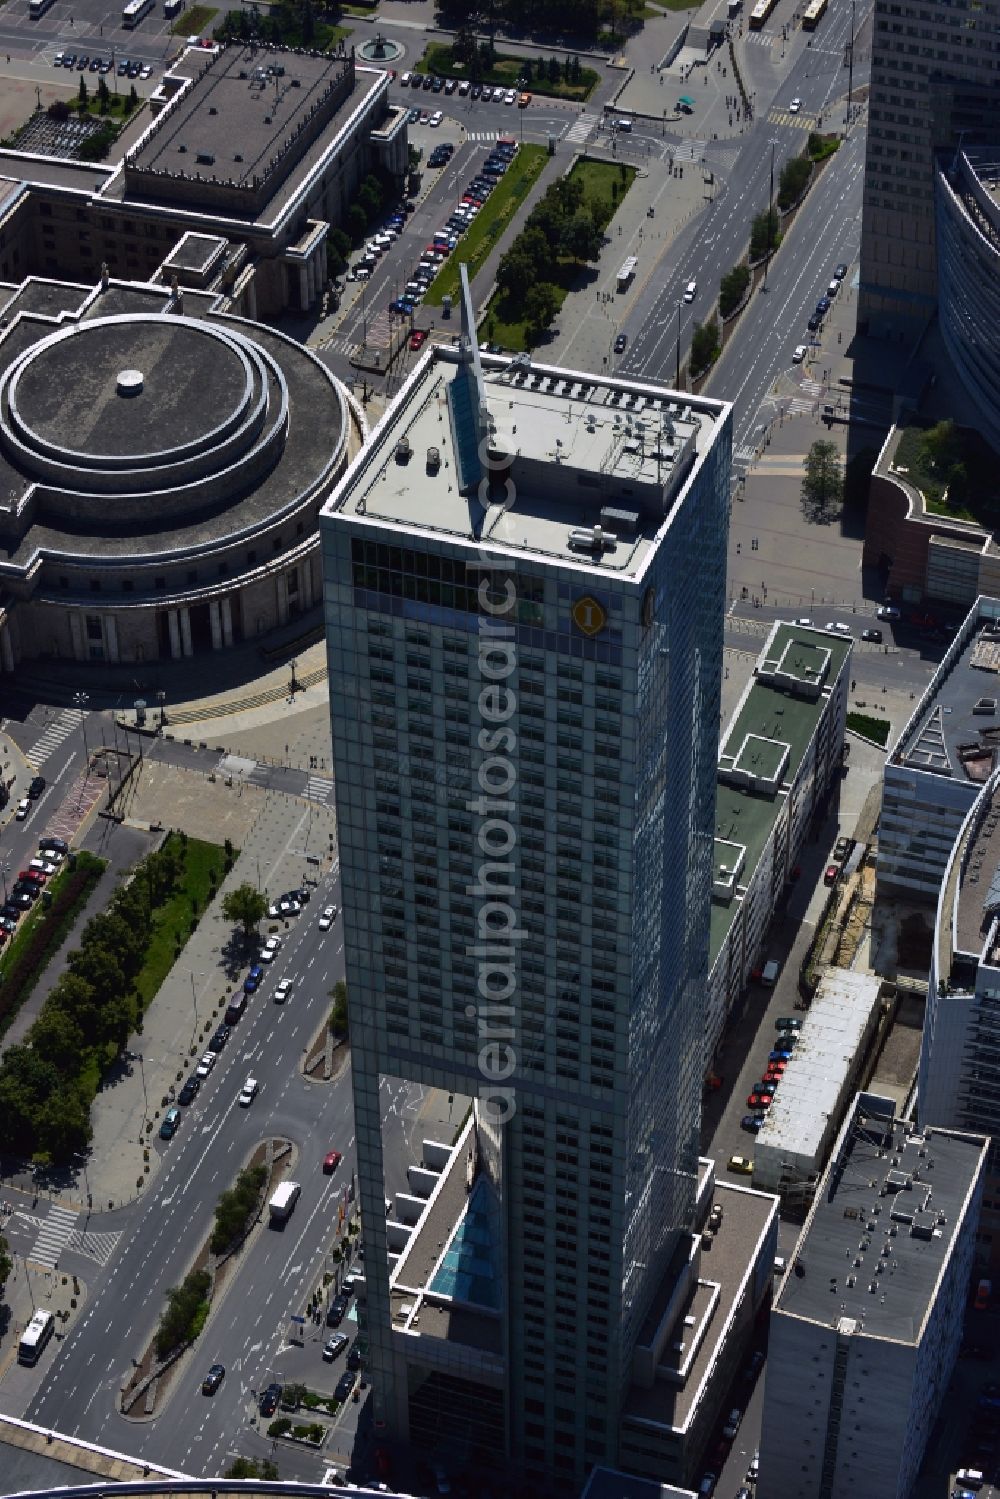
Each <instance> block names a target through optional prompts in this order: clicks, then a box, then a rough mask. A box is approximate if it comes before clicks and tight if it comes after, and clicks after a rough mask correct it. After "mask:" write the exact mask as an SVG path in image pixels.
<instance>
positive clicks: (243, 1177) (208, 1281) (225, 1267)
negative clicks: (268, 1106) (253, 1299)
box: [119, 1139, 295, 1420]
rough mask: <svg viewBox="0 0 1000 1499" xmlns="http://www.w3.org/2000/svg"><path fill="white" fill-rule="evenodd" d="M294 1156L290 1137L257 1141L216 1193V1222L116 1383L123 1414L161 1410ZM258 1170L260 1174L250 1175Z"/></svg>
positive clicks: (141, 1415)
mask: <svg viewBox="0 0 1000 1499" xmlns="http://www.w3.org/2000/svg"><path fill="white" fill-rule="evenodd" d="M294 1156H295V1147H294V1146H293V1145H292V1143H291V1142H290V1141H289V1140H285V1139H275V1140H265V1141H262V1142H261V1144H260V1145H258V1146H257V1148H256V1149H255V1150H254V1151H253V1153H252V1154H251V1156H250V1157H249V1159H248V1160H247V1161H245V1162H244V1166H243V1168H242V1170H241V1171H240V1173H239V1176H238V1177H237V1179H236V1181H235V1182H234V1184H233V1187H232V1188H231V1189H230V1190H229V1191H228V1192H224V1193H223V1194H222V1196H221V1197H220V1198H219V1202H218V1205H217V1207H216V1218H215V1226H214V1227H213V1229H212V1230H211V1232H210V1233H209V1234H208V1235H207V1236H206V1238H205V1239H204V1241H203V1242H202V1244H201V1247H200V1248H199V1249H198V1251H197V1253H196V1254H195V1256H194V1259H193V1261H192V1262H191V1266H190V1269H189V1270H188V1272H187V1274H186V1275H185V1277H184V1280H183V1281H182V1283H181V1285H179V1286H175V1287H172V1288H171V1289H170V1290H169V1291H168V1292H167V1305H166V1307H165V1309H164V1311H163V1313H162V1314H161V1317H160V1325H159V1327H158V1328H157V1330H156V1332H155V1333H154V1334H153V1336H152V1338H151V1339H150V1341H149V1343H148V1345H147V1347H146V1349H145V1352H144V1353H143V1355H142V1357H141V1358H139V1359H133V1360H132V1368H131V1370H130V1371H129V1372H128V1373H127V1374H126V1375H125V1377H124V1378H123V1380H122V1382H121V1385H120V1387H119V1410H120V1412H121V1414H122V1415H123V1416H129V1417H131V1418H132V1419H133V1420H148V1419H150V1418H151V1417H154V1416H156V1415H158V1414H159V1413H160V1411H161V1410H162V1409H163V1407H164V1405H165V1403H166V1401H167V1399H168V1398H169V1394H170V1390H171V1388H172V1386H173V1382H174V1379H175V1377H176V1374H177V1371H178V1369H180V1368H181V1366H182V1364H183V1366H184V1367H186V1366H187V1363H188V1362H189V1360H187V1359H185V1355H186V1354H189V1353H190V1352H191V1350H192V1349H193V1347H194V1344H195V1342H196V1341H197V1339H198V1337H199V1335H200V1334H201V1333H202V1332H203V1331H204V1328H205V1326H206V1324H207V1322H208V1320H209V1318H210V1316H211V1313H212V1306H213V1304H215V1305H217V1304H218V1302H219V1301H221V1299H222V1297H223V1295H224V1294H225V1291H226V1287H227V1286H228V1284H229V1280H230V1277H231V1275H232V1273H233V1271H234V1269H235V1268H236V1265H237V1260H238V1256H239V1255H240V1254H241V1253H242V1252H243V1251H244V1250H245V1249H246V1247H247V1245H248V1244H249V1243H250V1241H251V1239H252V1238H253V1236H254V1234H255V1233H256V1232H258V1231H259V1229H260V1227H261V1224H262V1222H263V1221H264V1220H263V1217H262V1209H263V1207H264V1204H265V1203H266V1202H267V1200H268V1198H269V1197H270V1195H271V1193H272V1192H273V1191H274V1189H275V1187H276V1186H277V1185H278V1183H279V1181H280V1180H281V1179H282V1178H283V1177H284V1175H285V1171H286V1168H287V1169H291V1167H292V1166H294ZM261 1169H262V1170H263V1172H264V1175H263V1176H259V1175H257V1176H255V1175H254V1173H255V1172H258V1171H260V1170H261ZM248 1180H253V1182H254V1185H255V1186H256V1188H257V1194H256V1199H255V1201H254V1202H253V1203H251V1204H250V1205H249V1206H247V1205H246V1204H245V1203H244V1204H242V1205H241V1204H240V1202H239V1200H238V1199H239V1198H240V1196H241V1184H246V1183H247V1181H248ZM234 1199H235V1201H234ZM226 1240H228V1243H227V1244H226V1247H224V1248H221V1249H220V1247H219V1246H220V1243H224V1242H225V1241H226Z"/></svg>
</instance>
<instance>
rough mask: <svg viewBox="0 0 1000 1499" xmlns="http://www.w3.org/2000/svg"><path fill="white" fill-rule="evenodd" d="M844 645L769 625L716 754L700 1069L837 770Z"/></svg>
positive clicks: (846, 663)
mask: <svg viewBox="0 0 1000 1499" xmlns="http://www.w3.org/2000/svg"><path fill="white" fill-rule="evenodd" d="M851 655H852V643H851V640H850V639H849V638H846V637H844V636H842V635H838V634H837V633H835V632H834V631H833V630H817V629H812V628H810V627H809V626H807V625H799V624H794V623H792V624H789V623H786V622H785V621H783V620H778V621H777V622H776V623H775V624H774V626H773V627H772V629H771V633H770V634H769V636H768V638H767V642H766V644H765V646H764V649H763V650H762V651H761V653H760V656H759V657H758V658H757V667H756V670H755V671H754V673H753V675H752V676H751V678H750V681H749V682H748V684H747V686H746V688H745V690H744V692H743V695H742V697H741V698H740V701H739V704H738V705H737V708H736V712H735V713H734V714H733V717H732V721H731V722H730V724H729V727H728V728H727V729H726V732H725V734H724V735H723V738H722V746H721V749H720V751H719V771H718V789H717V792H716V803H715V850H714V863H715V868H714V872H713V876H712V922H711V947H710V959H709V961H710V971H709V980H708V1011H707V1014H706V1017H705V1037H706V1061H707V1062H708V1063H709V1064H710V1063H711V1058H712V1054H713V1052H714V1051H715V1049H716V1047H717V1046H718V1044H719V1041H720V1040H721V1038H722V1033H723V1030H724V1028H725V1024H726V1019H727V1016H728V1015H729V1014H730V1012H731V1010H732V1008H733V1006H734V1005H736V1004H738V1003H739V1001H740V998H741V996H742V995H743V993H744V991H745V989H746V986H747V983H748V982H749V980H750V977H751V974H752V973H753V972H754V970H755V969H760V967H761V966H762V964H763V962H764V960H765V957H766V954H765V951H764V944H765V941H766V938H767V931H768V927H769V926H770V923H771V918H772V916H773V915H774V912H775V908H776V907H777V904H778V902H779V900H780V899H781V897H782V895H783V894H784V893H785V891H786V890H787V888H788V884H789V881H790V880H792V879H794V878H795V868H796V863H797V860H798V857H799V852H800V850H801V848H802V845H803V843H804V842H805V840H806V838H807V836H808V834H809V831H810V829H811V827H812V826H813V824H814V822H815V820H816V819H817V818H818V817H821V816H822V815H823V809H824V807H825V806H826V803H827V800H828V798H829V796H830V793H831V790H832V788H833V787H834V785H835V784H836V782H837V780H838V778H839V776H840V774H841V772H842V769H843V766H844V737H845V732H846V723H847V697H848V687H849V684H850V679H851Z"/></svg>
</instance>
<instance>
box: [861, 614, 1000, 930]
mask: <svg viewBox="0 0 1000 1499" xmlns="http://www.w3.org/2000/svg"><path fill="white" fill-rule="evenodd" d="M998 749H1000V599H998V598H988V597H982V598H978V599H977V600H976V602H975V604H974V605H973V607H972V609H971V610H970V612H969V614H968V615H967V616H966V619H965V620H964V622H963V624H962V626H961V628H960V629H959V631H958V633H957V634H956V636H955V638H954V640H953V641H952V643H951V645H950V646H949V648H948V650H947V651H946V652H945V655H944V657H943V659H942V661H941V664H940V666H939V667H938V669H937V671H936V672H935V673H934V675H933V677H932V678H931V680H930V682H929V683H928V685H927V689H926V691H925V692H924V694H923V696H922V697H921V699H920V701H919V702H918V703H917V704H916V706H915V708H914V709H913V712H912V713H911V715H910V717H909V720H908V721H907V723H906V724H905V725H904V727H903V729H902V732H901V733H900V735H899V738H898V739H897V740H896V743H895V744H894V745H893V747H892V749H891V750H890V752H889V755H888V758H887V759H886V763H885V770H884V772H883V775H882V814H881V817H880V819H879V840H878V864H877V870H876V890H877V894H878V896H879V898H880V899H881V898H884V897H889V898H895V899H901V898H902V899H906V900H909V901H911V902H916V903H926V904H936V903H937V899H938V894H939V892H940V889H941V883H942V880H943V878H944V872H945V868H946V866H947V864H948V862H949V860H950V858H951V854H952V849H953V848H954V845H955V840H956V838H957V837H958V834H959V830H960V828H961V827H962V824H963V823H964V821H965V819H966V817H967V815H968V813H969V810H970V808H971V807H972V804H973V802H974V801H975V800H976V798H977V797H978V796H979V794H980V792H981V791H982V788H983V785H984V783H985V782H986V781H987V780H988V778H989V776H990V775H991V774H992V772H993V770H994V768H995V766H996V765H997V763H998V761H997V751H998Z"/></svg>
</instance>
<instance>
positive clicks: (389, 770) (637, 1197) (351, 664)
mask: <svg viewBox="0 0 1000 1499" xmlns="http://www.w3.org/2000/svg"><path fill="white" fill-rule="evenodd" d="M463 318H464V323H463V333H462V337H461V340H460V343H459V346H458V347H457V348H443V347H439V348H434V349H431V350H430V351H429V352H428V353H427V354H426V355H425V357H424V358H422V359H421V360H420V361H419V363H418V364H417V365H416V367H415V368H414V370H413V372H412V374H411V375H410V377H409V379H408V380H407V382H406V384H405V385H404V386H403V388H402V389H401V391H400V392H399V395H398V396H397V398H396V400H395V401H394V402H393V404H392V406H391V407H390V409H389V410H388V411H387V412H386V414H385V416H384V418H383V420H382V422H381V423H380V425H379V427H378V428H377V429H376V431H375V433H374V435H373V438H372V440H371V441H370V442H369V443H368V445H367V446H366V448H365V450H364V451H363V453H362V454H360V455H359V456H358V458H357V459H356V460H355V461H354V463H353V464H352V466H351V468H350V470H349V471H348V473H347V474H346V475H345V477H344V479H343V480H342V481H341V482H340V484H339V485H338V486H337V488H336V490H335V491H334V493H333V495H332V497H331V499H330V502H329V504H328V505H327V506H326V507H325V509H324V511H323V513H322V516H321V523H320V524H321V537H322V544H323V556H324V574H325V597H326V613H327V637H328V651H329V673H330V707H331V718H332V727H333V743H334V766H335V777H336V785H337V797H338V802H337V806H338V819H339V825H340V859H341V869H342V871H343V880H344V919H345V927H344V931H345V946H346V955H347V984H348V990H349V993H350V996H351V1017H352V1019H351V1041H352V1070H353V1078H354V1097H355V1117H356V1128H357V1148H358V1173H359V1181H360V1194H361V1202H362V1208H363V1211H364V1216H365V1224H366V1226H365V1234H366V1239H365V1250H366V1277H367V1281H368V1287H367V1307H368V1312H367V1315H368V1336H369V1343H370V1348H371V1363H372V1383H373V1401H374V1413H375V1419H376V1422H378V1423H383V1422H384V1423H385V1425H386V1429H387V1431H388V1432H389V1434H390V1435H391V1436H392V1437H393V1438H394V1439H396V1440H399V1441H402V1440H405V1439H406V1438H407V1436H408V1434H411V1433H412V1434H413V1435H414V1439H415V1440H421V1441H422V1442H423V1445H425V1446H426V1445H427V1444H428V1441H430V1442H431V1443H433V1442H438V1443H442V1444H450V1445H451V1446H454V1447H456V1448H461V1447H463V1446H464V1447H465V1448H466V1450H468V1451H479V1452H482V1453H484V1454H486V1453H488V1454H489V1460H490V1462H491V1464H496V1463H497V1462H498V1461H499V1458H498V1454H506V1455H507V1457H508V1458H509V1461H510V1465H511V1470H512V1472H513V1473H514V1475H515V1481H517V1482H518V1483H522V1484H524V1485H530V1484H532V1483H535V1482H537V1483H539V1484H541V1485H542V1486H543V1487H545V1488H546V1490H547V1491H549V1492H551V1491H552V1489H553V1488H554V1487H557V1486H558V1487H559V1488H568V1489H571V1490H573V1491H574V1492H578V1491H579V1488H580V1487H581V1485H582V1482H583V1479H584V1476H585V1474H586V1472H587V1471H588V1470H589V1469H590V1468H591V1467H592V1466H593V1465H595V1464H597V1463H602V1462H611V1463H613V1462H614V1461H615V1458H616V1455H617V1448H618V1425H619V1418H620V1414H621V1408H622V1402H623V1400H624V1397H625V1394H626V1391H627V1389H628V1386H629V1383H630V1379H631V1374H632V1361H633V1352H634V1350H635V1348H636V1346H637V1340H638V1339H639V1337H640V1334H641V1332H642V1329H643V1325H644V1322H645V1319H646V1317H647V1315H648V1313H649V1311H650V1308H651V1306H652V1304H653V1301H654V1298H655V1296H656V1295H657V1293H658V1291H659V1288H660V1286H661V1284H662V1282H663V1279H664V1277H665V1276H666V1275H667V1274H668V1272H669V1271H670V1267H671V1265H672V1264H673V1263H674V1261H675V1257H676V1256H677V1255H678V1254H679V1253H681V1251H682V1248H683V1245H684V1244H685V1243H686V1240H687V1238H689V1237H690V1233H691V1230H692V1227H693V1223H694V1210H695V1201H696V1183H697V1175H698V1125H699V1114H700V1095H701V1084H702V1072H703V1025H704V993H705V976H706V972H707V959H708V926H709V900H710V890H711V876H712V833H713V810H714V799H715V770H716V750H717V743H718V723H719V699H720V674H721V661H722V614H723V604H724V596H725V546H726V526H727V505H728V501H727V495H728V474H729V462H730V448H731V435H730V429H731V414H730V409H729V408H728V407H727V406H725V405H723V404H721V403H718V402H713V401H708V400H699V399H693V398H692V397H690V396H688V395H680V394H677V393H674V392H671V391H669V390H666V389H664V388H662V387H660V386H656V385H650V384H641V383H636V382H630V381H626V380H621V379H616V378H611V377H606V378H600V377H596V376H594V375H588V374H581V373H579V372H576V371H572V370H565V369H559V368H552V367H547V366H544V365H538V364H535V363H534V362H533V361H532V360H530V359H529V358H528V357H527V356H518V357H517V358H514V359H507V358H486V357H483V358H481V356H480V354H479V351H478V349H477V348H476V345H475V342H474V339H473V338H472V337H470V333H471V330H472V326H473V325H472V318H471V312H470V309H469V305H468V292H467V287H466V289H465V292H464V296H463ZM386 1074H388V1075H395V1076H402V1077H406V1078H409V1079H413V1080H416V1081H418V1082H420V1083H422V1084H424V1085H425V1086H428V1087H438V1088H442V1089H447V1090H448V1091H449V1092H452V1093H454V1094H456V1095H461V1096H464V1097H469V1098H472V1099H473V1100H474V1101H475V1108H474V1112H473V1115H472V1123H473V1125H474V1128H473V1129H472V1130H471V1133H470V1138H469V1142H468V1156H467V1158H466V1159H467V1161H468V1170H467V1177H463V1179H462V1183H461V1198H460V1200H459V1201H457V1202H456V1203H455V1204H454V1205H453V1206H454V1209H455V1211H456V1213H457V1214H458V1215H459V1216H460V1218H461V1231H460V1235H459V1237H460V1240H461V1242H460V1243H458V1244H456V1245H455V1246H453V1247H454V1248H455V1254H454V1255H453V1256H452V1260H451V1262H449V1263H444V1264H442V1266H441V1267H440V1269H441V1278H440V1279H438V1278H437V1275H436V1274H435V1275H434V1276H433V1277H432V1281H431V1284H429V1285H428V1286H427V1288H426V1290H424V1291H422V1294H421V1299H420V1301H419V1305H418V1306H415V1304H414V1302H413V1301H412V1300H411V1299H410V1298H408V1297H402V1298H401V1299H400V1300H398V1301H397V1302H396V1303H394V1300H393V1297H394V1290H393V1284H392V1278H391V1277H392V1274H393V1273H394V1271H393V1266H392V1265H390V1263H389V1259H388V1256H387V1251H386V1242H387V1227H386V1220H385V1212H384V1207H383V1194H384V1169H383V1153H382V1139H381V1119H380V1108H379V1099H380V1094H379V1080H380V1078H381V1077H382V1076H383V1075H386ZM470 1193H471V1195H470ZM455 1232H458V1230H455ZM450 1233H451V1230H449V1234H450ZM447 1242H448V1234H444V1233H439V1234H438V1235H437V1238H436V1239H435V1243H436V1244H437V1243H440V1244H441V1245H444V1244H446V1243H447ZM463 1245H464V1250H465V1256H466V1258H468V1256H469V1254H470V1253H471V1255H472V1260H473V1263H474V1266H475V1270H474V1273H471V1274H468V1275H465V1274H463V1275H461V1276H459V1275H458V1274H457V1269H456V1266H458V1265H459V1264H460V1263H461V1262H462V1261H463V1255H462V1249H463ZM438 1252H442V1251H440V1250H439V1251H438ZM418 1269H419V1267H417V1266H414V1267H413V1273H414V1274H415V1275H416V1274H417V1271H418ZM400 1273H402V1270H400ZM421 1284H423V1282H421ZM415 1315H419V1317H420V1330H421V1336H420V1337H419V1338H416V1337H414V1336H412V1334H411V1332H410V1331H408V1328H409V1325H410V1323H411V1322H412V1319H413V1318H414V1316H415ZM435 1325H436V1326H438V1327H439V1328H440V1327H443V1328H445V1331H443V1332H442V1333H441V1336H440V1337H439V1338H438V1340H437V1350H436V1353H435V1354H432V1352H431V1351H429V1350H431V1349H432V1347H433V1342H432V1340H431V1339H430V1338H429V1337H428V1333H427V1330H428V1329H430V1328H432V1327H433V1326H435ZM424 1434H426V1435H424Z"/></svg>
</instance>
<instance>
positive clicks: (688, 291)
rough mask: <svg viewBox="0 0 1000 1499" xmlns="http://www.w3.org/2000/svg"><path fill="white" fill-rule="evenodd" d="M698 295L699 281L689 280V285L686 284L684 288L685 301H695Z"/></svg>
mask: <svg viewBox="0 0 1000 1499" xmlns="http://www.w3.org/2000/svg"><path fill="white" fill-rule="evenodd" d="M697 295H698V283H697V281H689V282H688V284H687V286H685V288H684V300H685V302H693V301H694V299H695V297H696V296H697Z"/></svg>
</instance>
